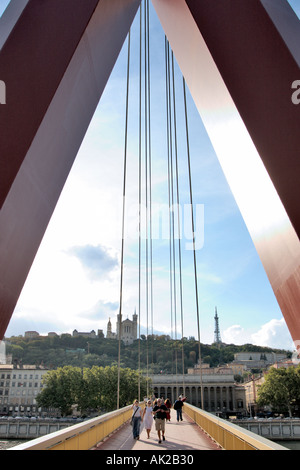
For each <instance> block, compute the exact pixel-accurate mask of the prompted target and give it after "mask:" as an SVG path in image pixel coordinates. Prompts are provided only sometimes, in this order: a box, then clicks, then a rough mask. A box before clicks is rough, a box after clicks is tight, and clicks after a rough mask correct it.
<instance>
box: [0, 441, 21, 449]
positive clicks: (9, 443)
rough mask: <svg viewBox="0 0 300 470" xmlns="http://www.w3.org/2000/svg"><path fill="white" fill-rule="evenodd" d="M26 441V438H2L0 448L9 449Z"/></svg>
mask: <svg viewBox="0 0 300 470" xmlns="http://www.w3.org/2000/svg"><path fill="white" fill-rule="evenodd" d="M24 442H26V441H25V440H19V441H17V440H15V439H8V440H7V441H5V440H0V450H7V449H10V448H11V447H15V446H17V445H19V444H24Z"/></svg>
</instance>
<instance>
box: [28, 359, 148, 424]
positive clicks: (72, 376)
mask: <svg viewBox="0 0 300 470" xmlns="http://www.w3.org/2000/svg"><path fill="white" fill-rule="evenodd" d="M43 380H44V385H45V388H43V390H42V392H41V393H40V394H39V395H38V396H37V403H38V406H41V407H45V408H56V409H59V410H60V412H61V414H62V415H63V416H66V415H69V414H71V410H72V407H73V406H75V405H76V406H77V408H78V410H80V411H81V412H82V413H87V412H89V410H97V411H98V412H99V411H105V412H108V411H112V410H114V409H116V407H117V384H118V368H117V367H116V366H113V367H97V366H93V367H92V368H91V369H89V368H85V369H80V368H79V367H72V366H66V367H60V368H58V369H56V370H52V371H49V372H48V373H47V374H46V375H45V377H44V379H43ZM139 382H140V393H141V396H142V397H143V396H145V395H146V391H147V383H146V379H145V378H143V377H141V376H140V377H139V374H138V372H136V371H133V370H131V369H128V368H127V369H120V402H119V404H120V407H121V408H122V407H124V406H126V405H129V404H131V403H133V401H134V400H135V399H136V398H137V396H138V384H139Z"/></svg>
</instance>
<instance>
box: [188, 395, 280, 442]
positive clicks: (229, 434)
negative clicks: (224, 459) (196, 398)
mask: <svg viewBox="0 0 300 470" xmlns="http://www.w3.org/2000/svg"><path fill="white" fill-rule="evenodd" d="M184 412H185V413H186V414H187V415H188V416H189V417H190V418H191V419H192V420H193V421H195V423H197V424H198V426H200V427H201V428H202V429H203V430H204V431H205V432H206V433H207V434H208V435H209V436H210V437H211V438H212V439H213V440H214V441H215V442H217V443H218V444H219V445H220V446H221V447H222V448H223V449H225V450H287V448H285V447H283V446H281V445H279V444H277V443H276V442H272V441H270V440H268V439H265V438H264V437H261V436H258V435H257V434H254V433H253V432H251V431H247V430H246V429H243V428H240V427H239V426H237V425H235V424H233V423H230V422H228V421H226V420H224V419H222V418H218V417H217V416H214V415H212V414H211V413H208V412H206V411H203V410H201V409H200V408H197V407H196V406H193V405H190V404H188V403H185V404H184Z"/></svg>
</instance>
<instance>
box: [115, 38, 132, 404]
mask: <svg viewBox="0 0 300 470" xmlns="http://www.w3.org/2000/svg"><path fill="white" fill-rule="evenodd" d="M129 68H130V30H129V33H128V56H127V87H126V118H125V143H124V169H123V213H122V242H121V276H120V306H119V338H118V340H119V348H118V385H117V409H119V407H120V366H121V328H122V301H123V270H124V237H125V196H126V173H127V136H128V99H129Z"/></svg>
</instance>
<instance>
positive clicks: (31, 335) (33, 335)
mask: <svg viewBox="0 0 300 470" xmlns="http://www.w3.org/2000/svg"><path fill="white" fill-rule="evenodd" d="M39 336H40V334H39V333H38V332H37V331H25V334H24V338H29V339H33V338H38V337H39Z"/></svg>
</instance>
